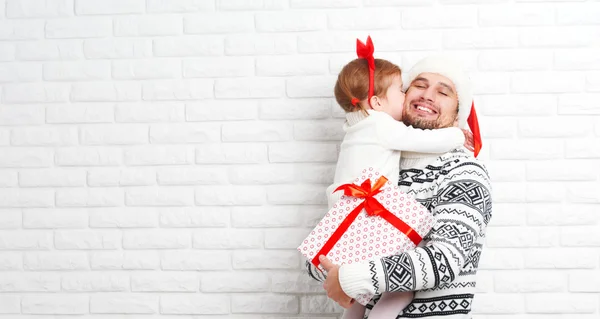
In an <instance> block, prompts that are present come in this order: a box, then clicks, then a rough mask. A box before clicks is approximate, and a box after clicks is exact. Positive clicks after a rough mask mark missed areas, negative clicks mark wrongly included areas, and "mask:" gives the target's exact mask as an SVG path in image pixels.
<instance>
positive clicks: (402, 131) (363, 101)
mask: <svg viewBox="0 0 600 319" xmlns="http://www.w3.org/2000/svg"><path fill="white" fill-rule="evenodd" d="M357 53H358V56H359V59H355V60H353V61H351V62H350V63H348V64H347V65H346V66H344V68H343V69H342V71H341V72H340V74H339V76H338V79H337V82H336V85H335V90H334V92H335V98H336V100H337V102H338V104H339V105H340V106H341V107H342V109H344V111H346V123H345V124H344V131H345V132H346V135H345V136H344V139H343V141H342V144H341V150H340V154H339V158H338V162H337V166H336V170H335V177H334V183H333V184H332V185H331V186H329V187H328V188H327V195H328V203H329V209H331V207H332V206H333V204H334V203H335V202H337V200H339V198H340V197H341V195H342V193H343V192H341V191H338V192H335V193H333V192H334V190H335V189H336V188H337V187H338V186H340V185H341V184H345V183H351V182H352V181H353V180H354V179H355V178H356V177H357V176H360V173H361V171H362V170H363V169H365V168H367V167H373V168H375V169H377V170H378V171H379V172H380V173H381V174H382V175H383V176H386V177H387V178H389V179H394V178H397V176H398V174H399V169H400V168H399V162H400V151H401V150H406V151H412V152H424V153H443V152H447V151H450V150H452V149H455V148H457V147H459V146H461V145H463V143H464V144H465V146H466V147H467V148H469V149H471V144H470V143H472V138H471V136H470V133H469V132H468V131H463V130H461V129H459V128H456V127H451V128H444V129H438V130H421V129H415V128H412V127H407V126H406V125H404V124H403V123H402V122H401V119H402V109H403V105H404V93H403V91H402V77H401V70H400V68H399V67H398V66H397V65H395V64H393V63H391V62H389V61H386V60H382V59H374V58H373V43H372V42H371V38H370V37H369V38H368V39H367V45H366V46H365V45H364V44H362V42H360V41H358V40H357ZM470 139H471V141H469V140H470ZM465 141H466V142H465ZM412 298H413V293H412V292H392V293H384V294H383V295H382V296H381V299H380V300H379V302H378V303H377V304H376V306H375V307H374V308H373V309H372V310H371V312H370V314H369V319H391V318H396V316H397V315H398V313H400V312H401V311H402V309H404V308H405V307H406V306H407V305H408V304H409V303H410V302H411V300H412ZM364 313H365V307H364V306H363V305H361V304H359V303H358V302H354V303H353V305H352V307H351V308H350V309H348V310H347V311H346V312H345V313H344V316H343V318H344V319H354V318H356V319H362V318H363V316H364Z"/></svg>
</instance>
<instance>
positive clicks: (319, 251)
mask: <svg viewBox="0 0 600 319" xmlns="http://www.w3.org/2000/svg"><path fill="white" fill-rule="evenodd" d="M335 191H343V192H344V195H342V197H341V198H340V199H339V200H338V201H337V202H336V203H335V204H334V205H333V207H332V208H331V209H330V210H329V211H328V212H327V213H326V214H325V217H323V219H321V221H320V222H319V224H318V225H317V226H316V227H315V228H314V229H313V230H312V231H311V233H310V234H309V235H308V236H307V237H306V238H305V239H304V241H303V242H302V244H301V245H300V246H299V247H298V250H299V251H300V253H302V255H304V256H305V257H306V258H307V259H308V260H310V261H311V262H312V263H313V264H314V265H315V266H316V267H318V268H319V269H320V270H321V271H324V269H323V268H322V267H321V265H320V263H319V260H318V258H319V256H320V255H325V256H327V258H329V260H331V261H332V262H333V263H334V264H337V265H342V264H352V263H355V262H367V261H369V260H374V259H379V258H381V257H385V256H390V255H394V254H397V253H400V252H403V251H406V250H409V249H413V248H415V247H416V246H417V245H418V244H419V243H420V242H421V240H422V238H423V237H424V236H425V235H426V234H427V233H428V232H429V231H430V230H431V228H432V227H433V224H434V222H435V219H434V217H433V215H432V214H431V213H430V212H429V211H428V210H427V209H426V208H425V207H424V206H423V205H421V204H420V203H418V202H417V201H416V200H415V199H413V198H412V197H411V196H409V195H407V194H405V193H402V192H400V189H399V188H398V186H396V185H394V184H392V183H390V182H389V181H388V179H387V178H386V177H385V176H382V175H381V174H380V173H379V172H377V171H376V170H374V169H373V168H368V169H365V170H363V171H362V175H361V176H359V177H358V178H356V179H355V180H354V183H351V184H344V185H342V186H340V187H338V188H337V189H336V190H335ZM372 297H373V296H372V295H371V296H368V295H361V296H360V297H359V298H356V301H358V302H359V303H361V304H363V305H366V304H367V303H368V302H369V301H370V300H371V298H372Z"/></svg>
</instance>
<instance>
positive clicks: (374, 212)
mask: <svg viewBox="0 0 600 319" xmlns="http://www.w3.org/2000/svg"><path fill="white" fill-rule="evenodd" d="M387 181H388V179H387V178H385V177H384V176H381V177H380V178H379V179H378V180H377V181H376V182H375V185H373V187H371V180H370V179H366V180H365V181H364V182H363V183H362V184H361V185H360V186H358V185H356V184H344V185H342V186H340V187H338V188H336V189H335V191H333V192H334V193H335V192H337V191H339V190H343V191H344V195H346V196H353V197H358V198H364V201H363V202H362V203H360V204H359V205H358V206H356V208H354V209H353V210H352V211H351V212H350V214H348V216H346V218H344V220H343V221H342V223H341V224H340V226H338V228H337V229H336V230H335V232H333V234H332V235H331V237H330V238H329V239H328V240H327V242H326V243H325V245H323V247H321V250H319V252H318V253H317V254H316V255H315V257H314V258H313V259H312V264H313V265H315V267H318V266H319V264H320V263H319V256H321V255H327V254H328V253H329V252H330V251H331V249H332V248H333V246H334V245H335V244H336V243H337V242H338V240H340V238H342V235H343V234H344V233H345V232H346V230H348V228H349V227H350V225H351V224H352V223H353V222H354V220H355V219H356V217H358V214H359V213H360V212H361V211H362V209H363V208H364V209H365V211H366V213H367V215H369V216H379V217H381V218H383V219H385V220H386V221H387V222H388V223H390V224H392V226H394V227H396V228H397V229H398V230H400V231H401V232H403V233H404V234H405V235H406V236H407V237H408V238H409V239H410V240H411V241H412V242H413V243H414V244H415V246H416V245H418V244H419V243H420V242H421V240H423V238H421V236H420V235H419V234H418V233H417V232H416V231H415V230H414V229H412V228H411V227H410V226H408V225H407V224H406V223H405V222H403V221H402V220H401V219H400V218H398V217H396V215H394V214H392V213H391V212H390V211H388V210H387V209H386V208H385V207H383V205H382V204H381V203H380V202H379V201H378V200H377V199H376V198H375V195H377V194H379V193H380V192H381V187H383V185H385V183H387Z"/></svg>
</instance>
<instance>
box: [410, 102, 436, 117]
mask: <svg viewBox="0 0 600 319" xmlns="http://www.w3.org/2000/svg"><path fill="white" fill-rule="evenodd" d="M411 105H412V108H413V109H414V110H415V112H416V113H417V115H421V116H427V117H430V116H436V115H438V112H437V110H436V109H435V108H434V107H432V106H431V105H429V104H428V103H424V102H415V103H413V104H411Z"/></svg>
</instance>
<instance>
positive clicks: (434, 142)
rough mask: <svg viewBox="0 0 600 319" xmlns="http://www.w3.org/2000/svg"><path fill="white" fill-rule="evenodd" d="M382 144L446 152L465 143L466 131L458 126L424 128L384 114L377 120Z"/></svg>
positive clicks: (415, 149) (429, 151) (408, 148)
mask: <svg viewBox="0 0 600 319" xmlns="http://www.w3.org/2000/svg"><path fill="white" fill-rule="evenodd" d="M377 131H378V136H379V139H380V140H381V142H382V144H383V145H384V146H385V147H387V148H390V149H393V150H398V151H411V152H422V153H444V152H448V151H451V150H453V149H455V148H457V147H459V146H461V145H463V144H465V133H464V132H463V130H461V129H459V128H458V127H449V128H442V129H435V130H422V129H418V128H414V127H412V126H406V125H405V124H404V123H402V122H399V121H396V120H394V119H393V118H391V117H388V116H382V119H381V120H380V121H378V122H377Z"/></svg>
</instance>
